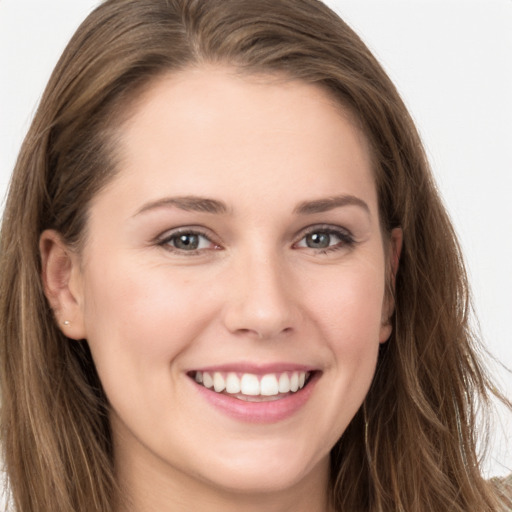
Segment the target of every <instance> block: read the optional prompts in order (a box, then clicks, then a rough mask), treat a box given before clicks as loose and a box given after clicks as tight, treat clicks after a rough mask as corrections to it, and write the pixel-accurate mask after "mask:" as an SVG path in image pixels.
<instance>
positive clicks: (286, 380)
mask: <svg viewBox="0 0 512 512" xmlns="http://www.w3.org/2000/svg"><path fill="white" fill-rule="evenodd" d="M289 392H290V377H288V374H287V373H286V372H285V373H282V374H281V377H279V393H289Z"/></svg>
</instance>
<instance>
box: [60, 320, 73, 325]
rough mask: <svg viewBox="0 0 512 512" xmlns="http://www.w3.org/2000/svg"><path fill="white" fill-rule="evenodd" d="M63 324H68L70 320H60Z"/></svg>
mask: <svg viewBox="0 0 512 512" xmlns="http://www.w3.org/2000/svg"><path fill="white" fill-rule="evenodd" d="M62 323H63V324H64V325H65V326H68V325H69V324H70V323H71V322H70V321H69V320H64V322H62Z"/></svg>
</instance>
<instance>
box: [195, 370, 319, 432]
mask: <svg viewBox="0 0 512 512" xmlns="http://www.w3.org/2000/svg"><path fill="white" fill-rule="evenodd" d="M292 368H293V370H295V371H301V369H299V367H297V366H296V365H293V367H292ZM279 369H280V371H291V370H289V369H283V366H282V365H280V366H279ZM215 370H216V371H238V372H240V366H238V365H237V366H236V367H233V366H225V367H221V366H216V367H215ZM199 371H212V370H208V369H204V370H199ZM275 371H276V370H274V372H275ZM302 371H304V370H302ZM243 372H244V373H246V372H247V373H255V374H261V373H273V372H272V371H269V368H268V367H265V369H264V370H263V372H262V370H261V368H260V371H255V369H254V367H253V368H252V370H251V371H246V370H243ZM320 376H321V372H314V373H313V374H312V376H311V378H310V380H309V382H308V383H307V385H306V386H305V387H304V388H302V389H301V390H299V391H297V392H295V393H291V394H290V395H288V396H286V397H284V398H281V399H279V400H273V401H269V402H245V401H244V400H239V399H238V398H235V397H234V396H230V395H227V394H221V393H216V392H215V391H213V390H210V389H207V388H205V387H204V386H202V385H200V384H197V383H196V382H195V381H193V380H192V379H190V383H191V384H192V385H193V386H194V388H195V390H196V391H197V392H198V393H199V395H200V396H201V397H202V398H204V399H205V400H206V401H207V402H208V403H209V404H210V405H212V406H213V407H214V408H215V409H217V410H218V411H220V412H221V413H223V414H226V415H227V416H230V417H231V418H234V419H236V420H238V421H243V422H247V423H277V422H279V421H282V420H284V419H286V418H289V417H291V416H293V415H294V414H296V413H297V412H298V411H299V410H300V409H301V408H302V407H303V406H304V405H305V404H306V403H307V401H308V399H309V398H310V396H311V394H312V393H313V390H314V388H315V385H316V383H317V381H318V380H319V378H320Z"/></svg>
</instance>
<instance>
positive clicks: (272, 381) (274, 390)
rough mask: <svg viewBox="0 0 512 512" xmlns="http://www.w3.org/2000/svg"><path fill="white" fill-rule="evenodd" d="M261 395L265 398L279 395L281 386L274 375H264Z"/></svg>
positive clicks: (261, 383)
mask: <svg viewBox="0 0 512 512" xmlns="http://www.w3.org/2000/svg"><path fill="white" fill-rule="evenodd" d="M260 386H261V394H262V395H264V396H272V395H277V394H278V393H279V384H278V383H277V377H276V376H275V374H274V373H269V374H268V375H263V377H262V379H261V382H260Z"/></svg>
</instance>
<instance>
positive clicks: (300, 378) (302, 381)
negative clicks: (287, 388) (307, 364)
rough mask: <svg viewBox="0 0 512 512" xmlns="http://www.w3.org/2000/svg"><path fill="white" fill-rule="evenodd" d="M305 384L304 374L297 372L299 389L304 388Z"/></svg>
mask: <svg viewBox="0 0 512 512" xmlns="http://www.w3.org/2000/svg"><path fill="white" fill-rule="evenodd" d="M305 382H306V372H299V389H302V388H303V387H304V384H305Z"/></svg>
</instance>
